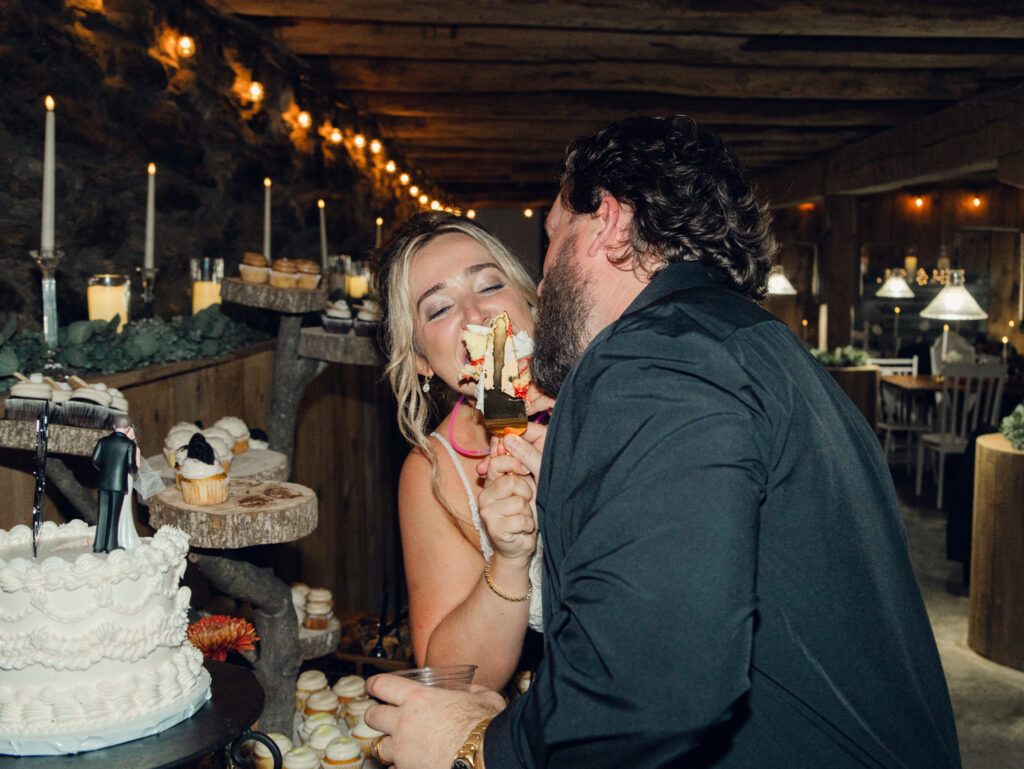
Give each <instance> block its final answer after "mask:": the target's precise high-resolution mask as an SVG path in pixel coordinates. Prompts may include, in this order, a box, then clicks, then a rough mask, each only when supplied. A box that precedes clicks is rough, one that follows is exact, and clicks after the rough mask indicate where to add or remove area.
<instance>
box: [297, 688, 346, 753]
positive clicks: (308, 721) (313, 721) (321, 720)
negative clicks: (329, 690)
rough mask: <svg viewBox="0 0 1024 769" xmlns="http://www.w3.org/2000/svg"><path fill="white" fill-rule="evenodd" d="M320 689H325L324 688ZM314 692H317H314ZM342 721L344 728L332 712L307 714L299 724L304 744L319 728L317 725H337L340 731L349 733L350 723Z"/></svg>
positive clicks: (300, 736)
mask: <svg viewBox="0 0 1024 769" xmlns="http://www.w3.org/2000/svg"><path fill="white" fill-rule="evenodd" d="M320 691H323V689H321V690H320ZM313 694H316V692H313ZM312 696H313V695H312V694H311V695H310V697H312ZM341 723H342V724H344V727H343V728H342V727H341V726H339V725H338V719H336V718H335V717H334V716H332V715H331V714H330V713H314V714H313V715H311V716H306V718H304V719H303V720H302V723H301V724H299V739H300V740H302V744H303V745H305V744H306V743H307V742H309V736H310V735H311V734H312V733H313V732H315V731H316V730H317V727H320V726H335V727H338V731H339V733H347V732H348V724H347V723H345V722H344V721H342V722H341Z"/></svg>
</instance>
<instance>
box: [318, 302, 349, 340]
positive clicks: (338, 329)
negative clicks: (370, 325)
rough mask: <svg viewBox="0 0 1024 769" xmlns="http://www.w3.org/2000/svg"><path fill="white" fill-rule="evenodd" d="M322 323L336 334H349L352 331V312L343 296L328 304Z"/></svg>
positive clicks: (322, 316)
mask: <svg viewBox="0 0 1024 769" xmlns="http://www.w3.org/2000/svg"><path fill="white" fill-rule="evenodd" d="M320 322H321V323H322V324H323V326H324V328H325V329H326V330H328V331H330V332H331V333H334V334H347V333H348V332H349V331H351V330H352V310H351V308H349V306H348V302H346V301H345V298H344V297H343V296H342V297H340V298H338V299H335V300H334V301H328V302H327V304H326V305H325V307H324V312H323V314H322V315H321V316H320Z"/></svg>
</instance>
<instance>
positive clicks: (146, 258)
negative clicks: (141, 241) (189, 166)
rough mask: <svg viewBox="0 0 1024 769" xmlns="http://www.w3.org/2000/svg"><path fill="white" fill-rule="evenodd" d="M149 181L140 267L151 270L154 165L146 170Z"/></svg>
mask: <svg viewBox="0 0 1024 769" xmlns="http://www.w3.org/2000/svg"><path fill="white" fill-rule="evenodd" d="M146 172H147V173H148V174H149V181H148V182H147V184H146V249H145V251H144V255H143V257H142V266H143V267H145V268H146V269H147V270H151V269H153V233H154V229H155V225H154V220H155V219H156V164H155V163H150V164H149V167H148V168H147V169H146Z"/></svg>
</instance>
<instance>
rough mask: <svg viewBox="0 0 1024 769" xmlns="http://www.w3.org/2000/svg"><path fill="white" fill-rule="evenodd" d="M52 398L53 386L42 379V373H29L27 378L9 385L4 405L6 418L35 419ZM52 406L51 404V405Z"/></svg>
mask: <svg viewBox="0 0 1024 769" xmlns="http://www.w3.org/2000/svg"><path fill="white" fill-rule="evenodd" d="M52 398H53V388H52V387H50V385H48V384H47V383H46V382H44V381H43V375H42V374H31V375H30V376H29V378H28V380H26V381H23V382H18V383H17V384H15V385H12V386H11V394H10V396H9V397H8V398H7V402H6V404H5V405H4V415H5V416H6V417H7V419H35V418H36V417H38V416H39V414H41V413H42V412H43V410H44V409H45V408H46V406H47V404H50V403H51V401H52ZM51 408H52V406H51Z"/></svg>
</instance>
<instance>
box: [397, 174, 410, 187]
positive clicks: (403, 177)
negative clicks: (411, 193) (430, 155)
mask: <svg viewBox="0 0 1024 769" xmlns="http://www.w3.org/2000/svg"><path fill="white" fill-rule="evenodd" d="M398 181H399V182H401V183H402V186H403V187H404V186H405V185H407V184H408V183H409V174H402V175H401V176H399V177H398Z"/></svg>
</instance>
